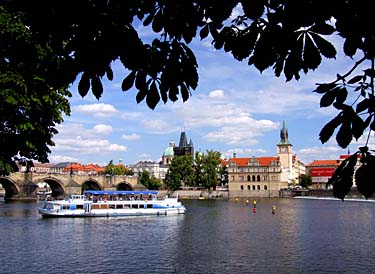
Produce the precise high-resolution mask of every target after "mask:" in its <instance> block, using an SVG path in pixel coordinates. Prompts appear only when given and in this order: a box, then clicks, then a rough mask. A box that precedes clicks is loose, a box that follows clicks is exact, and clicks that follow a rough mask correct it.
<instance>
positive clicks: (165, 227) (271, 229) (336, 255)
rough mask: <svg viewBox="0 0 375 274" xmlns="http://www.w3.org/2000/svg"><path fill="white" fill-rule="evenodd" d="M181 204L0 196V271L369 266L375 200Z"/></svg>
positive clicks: (346, 269)
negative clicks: (102, 205)
mask: <svg viewBox="0 0 375 274" xmlns="http://www.w3.org/2000/svg"><path fill="white" fill-rule="evenodd" d="M184 203H185V204H186V206H187V209H188V212H187V214H186V215H182V216H181V215H180V216H153V217H131V218H126V217H121V218H76V219H74V218H72V219H70V218H67V219H64V218H62V219H42V218H41V217H40V216H39V215H38V214H37V213H36V204H26V203H4V204H0V232H1V235H2V237H3V239H2V242H3V243H4V244H3V248H2V249H0V260H1V264H0V265H1V268H2V272H3V273H374V267H375V264H374V262H373V258H374V257H375V249H374V248H373V241H374V239H375V220H374V219H375V203H360V202H344V203H342V202H340V201H317V200H299V199H257V205H256V206H257V211H256V213H253V211H252V209H253V204H252V200H251V201H250V203H249V204H246V203H245V201H242V200H240V201H237V202H236V201H235V200H196V201H193V200H191V201H189V200H186V201H184ZM272 206H276V207H277V210H276V212H275V214H272ZM4 247H5V248H4ZM41 262H42V263H41Z"/></svg>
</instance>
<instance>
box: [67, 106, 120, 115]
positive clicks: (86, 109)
mask: <svg viewBox="0 0 375 274" xmlns="http://www.w3.org/2000/svg"><path fill="white" fill-rule="evenodd" d="M72 110H73V111H76V112H81V113H84V114H89V115H93V116H94V117H98V118H106V117H111V116H113V115H115V114H116V113H117V112H118V111H117V110H116V109H115V107H114V106H113V105H110V104H104V103H99V104H90V105H78V106H74V107H72Z"/></svg>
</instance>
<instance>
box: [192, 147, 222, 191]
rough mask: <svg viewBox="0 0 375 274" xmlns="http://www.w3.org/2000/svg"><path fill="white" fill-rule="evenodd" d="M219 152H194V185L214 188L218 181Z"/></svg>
mask: <svg viewBox="0 0 375 274" xmlns="http://www.w3.org/2000/svg"><path fill="white" fill-rule="evenodd" d="M220 162H221V153H220V152H218V151H212V150H210V151H207V154H203V153H201V152H197V153H196V157H195V164H194V185H195V186H200V187H204V188H210V187H213V188H216V186H217V184H218V182H219V181H220V175H219V170H220Z"/></svg>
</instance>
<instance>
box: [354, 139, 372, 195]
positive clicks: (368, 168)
mask: <svg viewBox="0 0 375 274" xmlns="http://www.w3.org/2000/svg"><path fill="white" fill-rule="evenodd" d="M359 150H360V156H361V157H360V162H361V166H360V167H359V168H357V170H356V172H355V183H356V185H357V189H358V191H359V192H360V193H361V194H362V195H363V196H365V198H366V199H368V198H370V197H371V196H372V195H373V194H374V192H375V184H374V180H373V172H374V169H375V156H374V155H372V154H371V153H370V152H369V151H368V147H367V146H364V147H360V149H359Z"/></svg>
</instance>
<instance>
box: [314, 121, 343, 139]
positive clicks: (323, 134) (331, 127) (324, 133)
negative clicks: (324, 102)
mask: <svg viewBox="0 0 375 274" xmlns="http://www.w3.org/2000/svg"><path fill="white" fill-rule="evenodd" d="M341 123H342V115H341V114H339V115H337V116H336V117H335V118H333V119H332V120H331V121H329V122H328V123H327V124H326V125H325V126H324V127H323V128H322V130H321V131H320V133H319V139H320V141H321V142H322V143H323V144H324V143H325V142H327V141H328V140H329V139H330V138H331V137H332V135H333V132H334V131H335V129H336V128H337V127H338V126H339V125H340V124H341Z"/></svg>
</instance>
